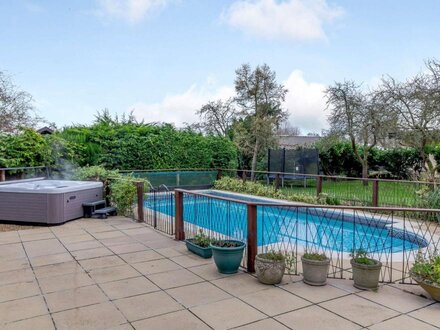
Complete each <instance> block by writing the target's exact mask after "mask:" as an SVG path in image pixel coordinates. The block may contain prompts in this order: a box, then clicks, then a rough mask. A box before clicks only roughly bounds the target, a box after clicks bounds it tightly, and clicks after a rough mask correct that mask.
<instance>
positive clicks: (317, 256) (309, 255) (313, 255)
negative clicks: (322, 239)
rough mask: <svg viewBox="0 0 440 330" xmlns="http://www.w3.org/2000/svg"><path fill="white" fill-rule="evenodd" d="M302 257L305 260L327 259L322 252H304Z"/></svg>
mask: <svg viewBox="0 0 440 330" xmlns="http://www.w3.org/2000/svg"><path fill="white" fill-rule="evenodd" d="M303 258H304V259H307V260H316V261H324V260H327V259H328V258H327V256H326V255H325V254H324V253H307V252H306V253H304V255H303Z"/></svg>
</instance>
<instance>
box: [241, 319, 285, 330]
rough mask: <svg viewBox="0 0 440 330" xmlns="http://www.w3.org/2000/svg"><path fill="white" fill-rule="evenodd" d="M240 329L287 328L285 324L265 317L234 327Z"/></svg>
mask: <svg viewBox="0 0 440 330" xmlns="http://www.w3.org/2000/svg"><path fill="white" fill-rule="evenodd" d="M235 329H240V330H268V329H270V330H287V329H289V328H287V327H286V326H284V325H282V324H281V323H280V322H278V321H276V320H274V319H265V320H261V321H257V322H254V323H250V324H247V325H243V326H241V327H238V328H235Z"/></svg>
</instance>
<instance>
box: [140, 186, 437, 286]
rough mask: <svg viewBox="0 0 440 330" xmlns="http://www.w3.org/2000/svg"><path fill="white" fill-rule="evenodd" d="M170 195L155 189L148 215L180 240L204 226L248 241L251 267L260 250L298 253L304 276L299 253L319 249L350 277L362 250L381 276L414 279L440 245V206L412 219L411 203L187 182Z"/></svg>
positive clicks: (294, 269)
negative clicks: (312, 201) (307, 201)
mask: <svg viewBox="0 0 440 330" xmlns="http://www.w3.org/2000/svg"><path fill="white" fill-rule="evenodd" d="M170 194H173V193H170V192H167V193H165V194H164V195H163V196H160V197H159V196H156V197H154V194H153V196H152V197H151V198H153V199H154V198H156V204H155V206H152V204H146V208H147V211H146V212H147V215H146V221H147V222H150V223H151V222H152V221H153V222H154V221H155V222H154V223H155V226H156V227H160V224H159V222H158V220H159V218H158V217H157V215H158V214H160V221H161V222H162V221H164V222H165V224H164V225H165V226H168V227H166V228H167V229H165V231H166V232H167V233H168V234H171V233H172V230H170V227H169V226H170V225H171V224H174V235H175V238H176V239H177V240H184V239H185V238H191V237H193V236H194V235H195V234H196V233H197V232H198V231H199V230H203V232H204V233H205V234H207V235H209V236H210V237H211V238H213V239H235V240H240V241H243V242H245V243H246V244H247V248H246V252H245V256H244V258H243V262H242V267H244V268H246V269H247V270H248V271H249V272H253V271H254V261H255V256H256V254H257V253H262V252H268V251H281V252H282V253H284V254H287V255H288V256H289V259H290V260H293V263H292V264H291V267H290V273H291V274H294V275H298V274H300V273H301V272H302V268H301V256H302V255H303V254H304V253H305V252H313V253H323V254H325V255H326V256H327V257H329V258H330V260H331V266H330V271H329V274H328V276H329V277H331V278H341V279H342V278H351V266H350V258H351V257H350V253H351V252H352V251H353V250H360V249H361V250H366V251H367V252H368V253H369V255H370V256H371V257H373V258H375V259H378V260H380V261H381V262H382V264H383V267H382V270H381V276H380V280H381V281H382V282H399V283H412V280H411V277H410V269H411V267H412V265H413V263H414V261H415V259H416V257H417V255H418V254H419V253H421V254H422V255H423V256H425V257H430V256H432V255H434V254H435V253H437V251H438V248H439V244H440V225H439V222H438V219H440V210H435V209H418V210H417V212H418V213H419V214H420V213H422V214H425V217H424V218H423V217H418V218H413V217H411V215H412V214H414V211H415V210H414V209H411V208H383V207H381V208H377V207H360V206H357V207H356V206H316V205H295V204H292V203H284V202H279V201H278V202H277V201H275V200H269V201H264V200H255V199H253V197H252V196H248V197H243V196H238V197H237V195H236V194H229V193H226V194H224V193H218V192H214V193H213V194H212V193H210V192H207V193H206V192H195V191H188V190H182V189H176V190H175V191H174V201H173V198H172V196H170ZM158 198H160V200H158ZM150 202H151V200H150ZM173 203H174V209H173ZM155 214H156V218H154V217H155ZM147 219H148V220H147Z"/></svg>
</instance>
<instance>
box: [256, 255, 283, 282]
mask: <svg viewBox="0 0 440 330" xmlns="http://www.w3.org/2000/svg"><path fill="white" fill-rule="evenodd" d="M263 256H264V253H263V254H258V255H257V256H256V257H255V273H256V274H257V278H258V280H259V281H260V282H261V283H263V284H279V283H281V281H282V279H283V276H284V271H285V270H286V262H285V260H284V259H283V260H279V261H277V260H270V259H265V258H264V257H263Z"/></svg>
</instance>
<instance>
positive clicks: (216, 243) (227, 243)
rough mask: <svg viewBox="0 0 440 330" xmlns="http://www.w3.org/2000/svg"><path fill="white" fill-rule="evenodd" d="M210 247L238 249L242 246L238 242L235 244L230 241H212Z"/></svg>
mask: <svg viewBox="0 0 440 330" xmlns="http://www.w3.org/2000/svg"><path fill="white" fill-rule="evenodd" d="M211 244H212V245H214V246H218V247H226V248H228V247H239V246H242V244H241V243H240V242H236V241H231V240H222V239H219V240H213V241H212V242H211Z"/></svg>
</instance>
